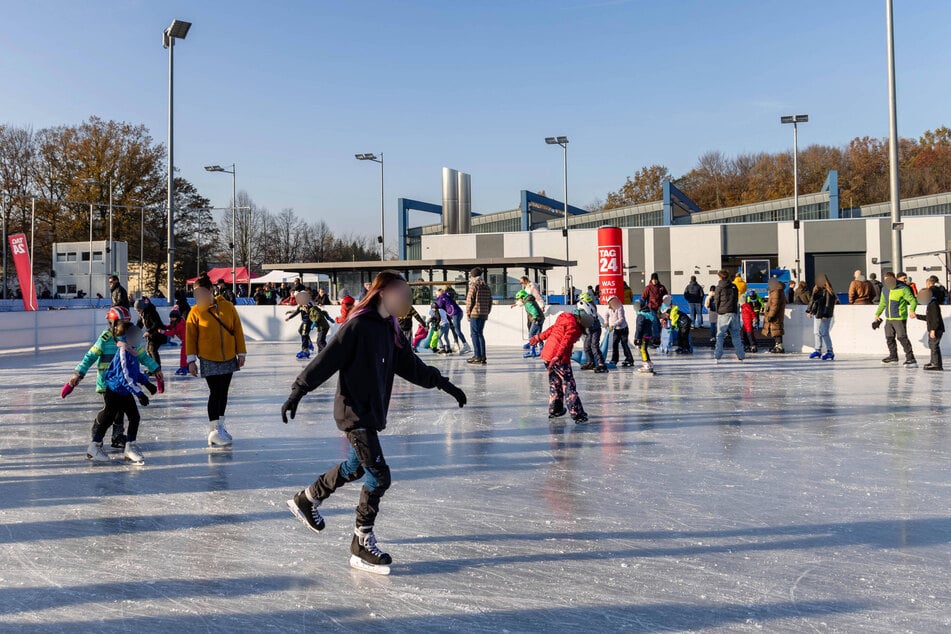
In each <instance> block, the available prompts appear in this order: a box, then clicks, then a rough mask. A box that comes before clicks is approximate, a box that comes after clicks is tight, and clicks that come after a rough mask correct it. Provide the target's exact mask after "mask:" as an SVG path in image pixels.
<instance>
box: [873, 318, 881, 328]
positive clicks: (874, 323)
mask: <svg viewBox="0 0 951 634" xmlns="http://www.w3.org/2000/svg"><path fill="white" fill-rule="evenodd" d="M881 325H882V320H881V319H876V320H875V321H873V322H872V330H878V329H879V328H880V327H881Z"/></svg>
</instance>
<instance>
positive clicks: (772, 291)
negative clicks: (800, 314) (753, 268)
mask: <svg viewBox="0 0 951 634" xmlns="http://www.w3.org/2000/svg"><path fill="white" fill-rule="evenodd" d="M785 323H786V285H785V284H783V283H782V282H780V281H779V280H778V279H776V278H775V277H774V278H771V279H770V280H769V294H768V295H767V296H766V307H765V308H764V309H763V336H764V337H770V338H771V339H772V340H773V347H772V348H771V349H770V352H772V353H773V354H783V353H784V352H786V350H785V348H783V334H784V333H785V330H784V325H785Z"/></svg>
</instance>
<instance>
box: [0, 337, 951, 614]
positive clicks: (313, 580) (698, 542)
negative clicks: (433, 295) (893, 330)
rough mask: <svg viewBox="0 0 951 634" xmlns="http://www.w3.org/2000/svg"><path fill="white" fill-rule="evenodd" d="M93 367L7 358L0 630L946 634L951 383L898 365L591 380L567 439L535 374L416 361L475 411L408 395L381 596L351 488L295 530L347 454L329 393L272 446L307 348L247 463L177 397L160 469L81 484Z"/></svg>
mask: <svg viewBox="0 0 951 634" xmlns="http://www.w3.org/2000/svg"><path fill="white" fill-rule="evenodd" d="M883 348H884V346H883ZM83 351H84V349H79V348H74V349H70V350H63V351H57V352H49V353H43V354H40V355H39V356H32V355H27V356H15V357H0V427H2V436H0V469H2V472H0V562H2V566H0V630H3V631H16V632H29V631H34V630H36V631H40V630H42V631H63V632H77V631H125V632H128V631H143V632H146V631H147V632H152V631H176V632H188V631H229V632H231V631H244V630H255V631H265V630H271V631H301V632H304V631H309V632H336V631H369V630H373V631H393V632H409V631H460V632H504V631H509V632H533V631H543V630H544V631H549V632H561V631H574V632H611V631H633V632H653V631H668V630H669V631H679V630H707V631H756V630H766V631H798V632H801V631H820V632H824V631H829V632H835V631H841V632H855V631H860V630H861V631H874V632H904V631H908V632H946V631H948V630H949V629H951V460H949V458H951V434H949V430H948V426H949V421H948V409H947V406H948V404H949V403H951V401H949V400H948V399H951V396H946V390H947V388H948V385H949V382H951V373H946V374H937V373H934V374H932V373H927V372H924V371H922V370H903V369H901V368H896V367H883V366H881V365H880V364H879V362H878V359H879V358H880V357H881V356H882V355H883V354H884V349H883V350H881V351H880V350H870V351H869V353H870V354H871V353H879V354H877V355H876V356H869V357H863V358H855V357H853V358H849V357H843V358H841V359H840V360H837V361H835V362H832V363H824V362H815V361H812V362H811V361H808V360H806V358H805V355H787V356H785V357H780V358H777V357H776V356H774V355H767V354H759V355H753V356H755V358H754V359H751V360H748V361H747V362H745V363H743V364H740V363H738V362H736V361H735V360H733V361H730V360H729V358H730V357H729V355H727V356H725V357H724V359H725V361H724V363H722V364H721V365H719V366H714V365H713V362H712V360H711V358H710V353H709V352H703V353H700V354H698V355H696V356H695V357H694V358H690V359H681V358H678V359H671V360H667V359H658V361H657V367H658V370H659V374H658V375H657V376H654V377H644V376H638V375H636V374H634V373H632V372H631V371H629V370H628V371H621V370H618V371H615V372H611V373H610V374H607V375H594V374H592V373H590V372H580V371H577V370H576V375H577V376H578V384H579V389H580V391H581V395H582V398H583V400H584V403H585V407H586V409H587V410H588V413H589V415H590V416H591V421H590V423H589V424H587V425H583V426H575V425H574V424H572V423H571V421H570V420H567V421H564V420H562V423H561V424H559V425H550V424H549V421H548V420H547V407H546V406H547V380H546V376H545V373H544V372H543V370H542V367H541V364H540V362H538V361H529V360H525V359H522V358H521V350H513V349H493V348H491V347H490V349H489V365H488V366H485V367H471V366H468V365H466V364H465V362H464V359H462V358H459V357H453V358H442V357H436V356H435V355H430V354H425V355H423V358H424V360H426V361H427V362H432V363H433V364H434V365H437V366H440V367H441V368H443V369H444V371H445V373H447V374H448V375H449V376H450V377H451V378H452V379H453V380H454V381H456V382H457V383H458V384H459V385H460V386H461V387H462V388H463V389H465V390H466V391H467V393H468V395H469V401H470V405H469V406H468V407H466V408H465V409H463V410H459V409H458V408H456V407H455V404H454V403H453V402H452V401H451V399H450V398H449V397H448V396H447V395H446V394H444V393H442V392H439V391H425V390H421V389H418V388H415V387H412V386H409V385H407V384H406V383H402V382H400V380H399V379H398V380H397V385H396V390H395V393H394V398H393V402H392V407H391V411H390V419H389V427H388V429H387V430H386V433H385V436H384V437H383V447H384V450H385V452H386V454H387V461H388V462H389V464H390V466H391V468H392V470H393V480H394V484H393V486H392V488H391V489H390V490H389V491H388V492H387V494H386V496H385V497H384V499H383V504H382V511H381V515H380V517H379V519H378V522H377V527H376V529H377V536H378V538H379V540H380V543H381V545H382V546H383V547H384V549H386V550H387V551H388V552H390V553H391V554H392V555H393V558H394V565H393V567H392V569H393V573H392V575H391V576H389V577H381V576H377V575H372V574H368V573H365V572H358V571H355V570H353V569H351V568H350V567H349V565H348V558H349V544H350V537H351V534H352V532H351V531H352V526H353V507H354V505H355V504H356V501H357V497H358V494H359V488H358V486H357V485H356V484H354V485H349V488H344V489H343V490H341V491H339V492H338V493H337V494H336V495H335V496H334V497H333V498H331V499H330V500H328V501H327V502H326V503H325V505H324V506H323V507H322V511H323V513H324V516H325V517H326V519H327V525H328V526H327V529H326V530H324V531H323V533H321V534H319V535H317V534H313V533H311V532H309V531H308V530H306V529H305V527H304V526H303V525H302V524H301V523H300V522H298V521H297V520H296V519H295V518H294V517H293V516H292V515H291V514H290V513H289V512H288V510H287V508H286V507H285V504H284V503H285V500H286V499H287V498H289V497H291V496H292V495H293V494H294V493H295V492H296V491H298V490H300V489H301V488H302V487H303V486H304V485H306V484H308V483H310V482H311V481H312V480H313V479H314V477H315V476H316V475H317V474H319V473H320V472H322V471H324V470H326V469H327V468H328V467H330V466H332V465H333V464H334V463H336V462H338V461H339V460H340V459H341V458H343V456H344V454H345V451H346V448H347V444H346V441H345V440H344V438H343V436H342V435H341V434H340V433H339V432H338V431H337V429H336V427H335V425H334V423H333V420H332V417H331V404H332V397H333V388H334V385H335V383H334V384H329V385H327V386H325V387H323V388H321V389H319V390H317V391H316V392H314V393H313V394H311V395H310V396H309V397H308V398H307V399H305V401H304V402H303V403H302V404H301V408H300V410H299V413H298V417H297V420H296V421H293V422H292V423H291V424H289V425H284V424H283V423H281V421H280V417H279V408H280V404H281V402H282V401H283V399H284V398H285V396H286V394H287V393H288V389H289V386H290V383H291V381H292V380H293V378H294V377H295V375H296V374H297V373H298V371H299V369H300V368H301V367H302V365H303V363H302V362H299V361H297V360H296V359H294V352H295V351H296V346H295V345H294V344H292V343H287V344H252V346H251V350H250V355H249V359H248V365H247V367H246V369H245V370H243V371H241V372H240V373H239V374H238V375H237V376H236V377H235V381H234V384H233V388H232V393H231V401H230V406H229V416H228V427H229V429H230V431H231V432H232V434H233V435H234V436H235V445H234V448H233V449H232V450H230V451H217V452H213V453H210V452H209V451H208V450H207V449H206V447H205V436H206V434H207V426H206V416H205V398H206V391H205V384H204V382H203V381H200V380H198V379H183V378H174V379H171V380H169V382H168V389H167V392H166V394H165V395H159V396H156V397H154V400H153V405H151V406H149V407H148V408H143V423H142V431H141V432H140V435H139V443H140V446H141V448H142V450H143V452H144V453H145V457H146V461H147V462H146V464H145V465H144V466H142V467H131V466H125V465H124V464H121V463H119V462H117V463H116V464H115V465H108V466H102V467H94V466H91V465H90V464H89V463H88V462H87V461H86V460H85V459H84V456H85V448H86V445H87V444H88V442H89V430H90V425H91V422H92V419H93V417H94V414H95V412H96V410H97V409H98V407H99V404H100V398H99V397H98V396H97V395H96V394H95V391H94V380H93V379H94V377H93V376H92V375H90V376H89V377H87V380H86V381H85V382H84V383H83V384H82V385H81V386H80V387H79V388H77V390H76V391H75V392H74V393H73V395H71V396H70V397H69V398H68V399H66V400H61V399H60V398H59V391H60V388H61V386H62V384H63V382H64V380H65V379H66V378H68V376H69V374H70V372H71V369H72V367H73V366H74V365H75V363H76V362H77V361H78V360H79V358H80V357H81V355H82V352H83ZM163 354H164V358H165V360H166V362H169V361H171V362H172V363H171V365H172V369H174V367H177V357H178V352H177V350H175V349H173V350H170V349H163ZM919 361H920V362H922V363H923V362H924V360H923V359H919ZM575 368H577V365H575Z"/></svg>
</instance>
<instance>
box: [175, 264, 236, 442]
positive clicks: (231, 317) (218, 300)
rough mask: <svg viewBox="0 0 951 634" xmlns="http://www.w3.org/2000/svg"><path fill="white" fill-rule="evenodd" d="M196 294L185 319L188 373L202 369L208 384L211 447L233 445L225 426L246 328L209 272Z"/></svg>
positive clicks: (202, 277)
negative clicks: (217, 291)
mask: <svg viewBox="0 0 951 634" xmlns="http://www.w3.org/2000/svg"><path fill="white" fill-rule="evenodd" d="M194 294H195V306H194V308H192V309H191V310H190V311H189V312H188V319H187V320H186V321H185V354H186V355H187V356H186V360H187V361H188V372H189V374H191V375H192V376H198V375H199V372H200V373H201V376H202V377H203V378H204V379H205V381H206V382H207V383H208V390H209V394H208V421H209V423H208V427H209V432H208V446H209V447H230V446H231V443H232V442H233V439H232V437H231V434H229V433H228V430H227V429H225V409H226V408H227V407H228V390H229V389H230V387H231V378H232V376H233V375H234V373H235V372H237V371H238V370H239V369H240V368H242V367H243V366H244V360H245V356H246V355H247V348H246V346H245V342H244V330H243V329H242V328H241V318H240V317H238V311H237V310H236V309H235V307H234V304H232V303H231V302H229V301H228V300H226V299H225V298H224V297H221V296H218V297H216V296H215V294H214V290H213V289H212V285H211V280H209V279H208V276H207V275H203V276H201V277H200V278H199V279H198V281H197V282H196V283H195V291H194Z"/></svg>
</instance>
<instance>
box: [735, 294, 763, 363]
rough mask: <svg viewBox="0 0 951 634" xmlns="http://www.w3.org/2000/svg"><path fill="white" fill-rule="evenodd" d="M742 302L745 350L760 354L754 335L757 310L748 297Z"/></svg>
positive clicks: (741, 315)
mask: <svg viewBox="0 0 951 634" xmlns="http://www.w3.org/2000/svg"><path fill="white" fill-rule="evenodd" d="M742 302H743V303H742V304H740V320H741V322H742V326H741V327H742V330H743V350H744V351H746V352H752V353H756V352H759V349H758V348H757V347H756V336H755V335H754V334H753V329H754V327H755V322H756V308H754V306H753V302H752V301H751V300H750V298H748V297H746V298H743V300H742Z"/></svg>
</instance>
